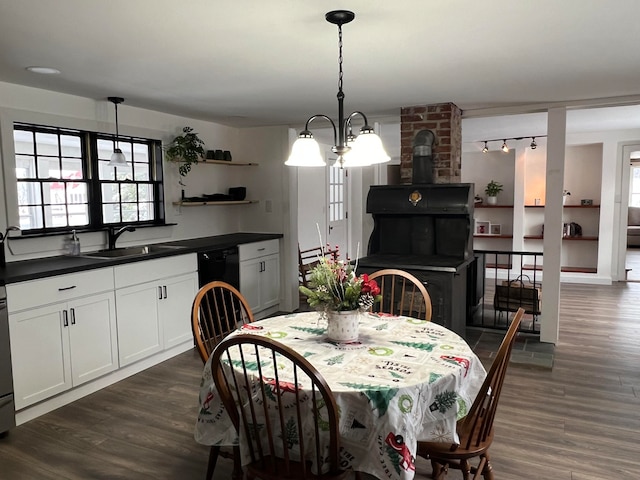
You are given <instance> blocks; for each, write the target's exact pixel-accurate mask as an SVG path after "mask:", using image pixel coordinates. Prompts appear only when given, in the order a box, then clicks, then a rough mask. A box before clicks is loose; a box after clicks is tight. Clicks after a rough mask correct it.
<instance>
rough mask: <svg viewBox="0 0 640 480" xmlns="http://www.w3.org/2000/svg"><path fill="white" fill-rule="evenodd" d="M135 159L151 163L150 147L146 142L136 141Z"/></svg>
mask: <svg viewBox="0 0 640 480" xmlns="http://www.w3.org/2000/svg"><path fill="white" fill-rule="evenodd" d="M133 161H134V162H138V163H140V162H144V163H149V147H148V146H147V145H145V144H144V143H134V144H133Z"/></svg>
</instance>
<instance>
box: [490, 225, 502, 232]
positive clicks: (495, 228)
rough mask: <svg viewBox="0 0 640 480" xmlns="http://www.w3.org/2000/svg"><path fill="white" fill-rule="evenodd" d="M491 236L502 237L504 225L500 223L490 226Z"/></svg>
mask: <svg viewBox="0 0 640 480" xmlns="http://www.w3.org/2000/svg"><path fill="white" fill-rule="evenodd" d="M490 232H491V235H500V234H501V233H502V225H500V224H499V223H492V224H491V225H490Z"/></svg>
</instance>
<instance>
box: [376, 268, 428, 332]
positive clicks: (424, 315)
mask: <svg viewBox="0 0 640 480" xmlns="http://www.w3.org/2000/svg"><path fill="white" fill-rule="evenodd" d="M369 278H370V279H372V280H375V281H376V282H378V285H379V286H380V295H382V300H381V301H380V302H378V303H376V304H375V305H374V306H373V311H374V312H383V313H390V314H392V315H408V316H410V317H414V318H421V319H423V320H427V321H431V297H429V293H428V292H427V289H426V288H425V286H424V285H423V284H422V282H421V281H420V280H418V279H417V278H416V277H414V276H413V275H411V274H410V273H408V272H405V271H403V270H396V269H385V270H378V271H377V272H374V273H372V274H370V275H369Z"/></svg>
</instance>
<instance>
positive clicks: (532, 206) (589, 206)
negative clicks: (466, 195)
mask: <svg viewBox="0 0 640 480" xmlns="http://www.w3.org/2000/svg"><path fill="white" fill-rule="evenodd" d="M476 208H478V207H476ZM524 208H544V205H525V206H524ZM562 208H600V205H563V206H562Z"/></svg>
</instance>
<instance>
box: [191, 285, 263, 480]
mask: <svg viewBox="0 0 640 480" xmlns="http://www.w3.org/2000/svg"><path fill="white" fill-rule="evenodd" d="M252 322H253V313H252V312H251V309H250V308H249V304H248V303H247V301H246V300H245V298H244V297H243V296H242V294H241V293H240V292H239V291H238V290H237V289H236V288H235V287H233V286H232V285H229V284H228V283H225V282H218V281H216V282H210V283H207V284H206V285H204V286H203V287H202V288H201V289H200V290H199V291H198V293H197V294H196V297H195V299H194V300H193V306H192V323H191V329H192V331H193V338H194V341H195V344H196V348H197V349H198V353H199V354H200V358H201V359H202V362H203V363H206V362H207V359H208V358H209V356H210V355H211V352H213V349H214V348H215V346H216V345H217V344H218V343H220V341H222V339H223V338H224V337H226V336H227V335H228V334H229V333H231V332H232V331H234V330H235V329H236V328H238V326H239V325H242V324H245V323H252ZM218 456H221V457H223V458H232V459H233V474H232V478H234V479H237V478H241V477H242V469H241V467H240V450H239V449H238V447H234V448H233V452H232V453H229V452H225V451H221V450H220V446H218V445H214V446H212V447H211V450H210V451H209V462H208V465H207V476H206V479H207V480H211V478H212V477H213V471H214V470H215V468H216V463H217V462H218Z"/></svg>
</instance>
